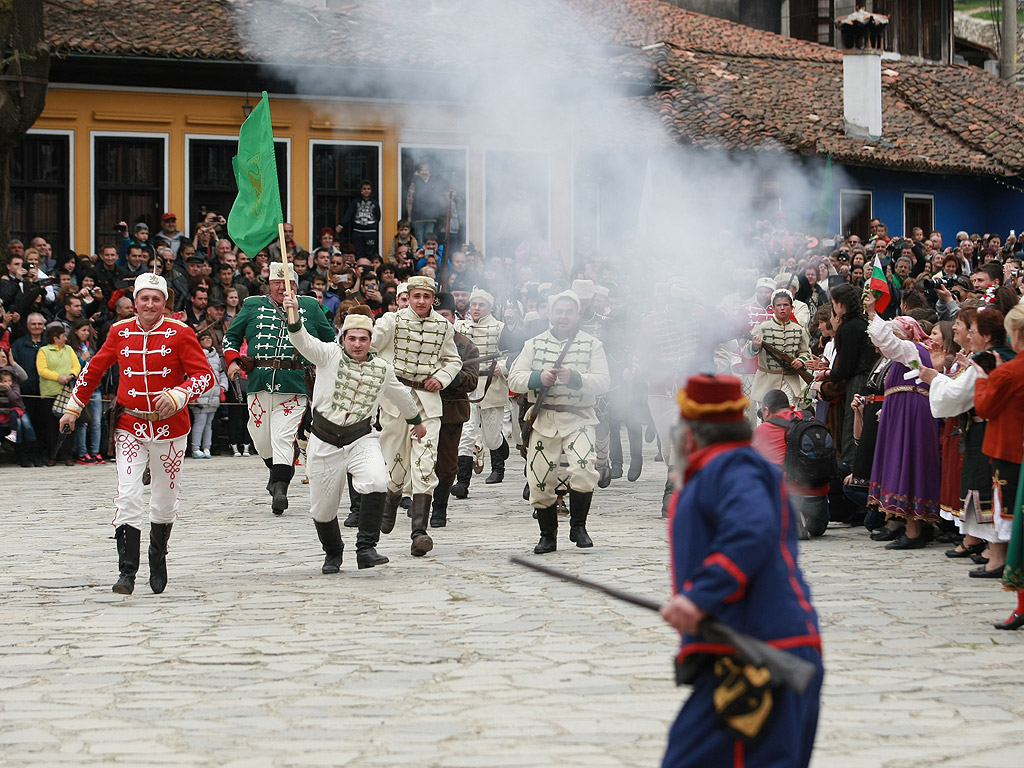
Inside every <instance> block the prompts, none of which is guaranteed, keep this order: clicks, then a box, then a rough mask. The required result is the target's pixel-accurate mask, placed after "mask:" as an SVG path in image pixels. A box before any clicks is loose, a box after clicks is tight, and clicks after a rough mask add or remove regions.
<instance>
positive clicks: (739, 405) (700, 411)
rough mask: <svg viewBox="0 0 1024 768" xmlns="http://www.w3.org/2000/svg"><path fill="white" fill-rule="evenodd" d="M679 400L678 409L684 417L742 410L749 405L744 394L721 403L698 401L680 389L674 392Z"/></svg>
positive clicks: (690, 417)
mask: <svg viewBox="0 0 1024 768" xmlns="http://www.w3.org/2000/svg"><path fill="white" fill-rule="evenodd" d="M676 400H677V401H678V402H679V410H680V412H681V413H682V415H683V418H684V419H695V418H699V417H701V416H704V415H705V414H708V413H725V412H726V411H742V410H744V409H745V408H746V407H747V406H748V405H750V398H749V397H747V396H746V395H744V396H743V397H741V398H739V399H737V400H726V401H725V402H723V403H698V402H697V401H696V400H692V399H690V398H689V397H687V395H686V390H683V389H680V390H679V392H678V393H677V394H676Z"/></svg>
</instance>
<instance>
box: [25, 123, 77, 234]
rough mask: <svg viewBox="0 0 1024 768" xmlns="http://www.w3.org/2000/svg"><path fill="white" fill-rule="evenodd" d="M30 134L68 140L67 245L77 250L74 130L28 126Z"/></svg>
mask: <svg viewBox="0 0 1024 768" xmlns="http://www.w3.org/2000/svg"><path fill="white" fill-rule="evenodd" d="M27 133H28V134H29V135H31V136H65V137H67V140H68V240H69V241H70V242H69V243H68V245H69V247H70V248H71V249H72V250H73V251H75V252H76V253H77V252H78V248H77V247H76V246H77V243H76V242H75V131H74V129H71V130H59V129H49V128H30V129H29V130H28V131H27Z"/></svg>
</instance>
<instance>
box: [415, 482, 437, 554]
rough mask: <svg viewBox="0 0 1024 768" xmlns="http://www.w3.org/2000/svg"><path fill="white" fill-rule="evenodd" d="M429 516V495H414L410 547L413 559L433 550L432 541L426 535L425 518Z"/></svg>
mask: <svg viewBox="0 0 1024 768" xmlns="http://www.w3.org/2000/svg"><path fill="white" fill-rule="evenodd" d="M429 515H430V494H429V493H416V494H413V497H412V509H411V510H410V515H409V516H410V517H411V518H412V547H411V548H410V550H409V551H410V553H411V554H412V556H413V557H423V556H424V555H425V554H427V552H429V551H430V550H432V549H433V548H434V540H433V539H432V538H430V536H429V535H427V517H428V516H429Z"/></svg>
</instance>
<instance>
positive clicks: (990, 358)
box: [972, 350, 996, 373]
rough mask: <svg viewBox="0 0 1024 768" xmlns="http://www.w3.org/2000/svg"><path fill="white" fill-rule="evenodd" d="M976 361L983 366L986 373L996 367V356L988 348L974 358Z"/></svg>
mask: <svg viewBox="0 0 1024 768" xmlns="http://www.w3.org/2000/svg"><path fill="white" fill-rule="evenodd" d="M972 359H973V360H974V362H976V363H977V364H978V365H980V366H981V368H982V370H983V371H985V373H992V371H994V370H995V368H996V356H995V355H993V354H992V353H991V352H989V351H988V350H985V351H984V352H979V353H978V354H976V355H975V356H974V357H973V358H972Z"/></svg>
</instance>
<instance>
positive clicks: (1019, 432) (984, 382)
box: [974, 304, 1024, 629]
mask: <svg viewBox="0 0 1024 768" xmlns="http://www.w3.org/2000/svg"><path fill="white" fill-rule="evenodd" d="M992 311H994V310H992ZM1004 328H1005V329H1006V333H1007V334H1008V335H1009V337H1010V346H1011V347H1012V348H1013V352H1014V353H1015V355H1016V356H1015V357H1014V358H1013V359H1012V360H1010V361H1009V362H1007V361H1006V360H1005V359H1003V358H1002V355H999V354H998V353H994V354H993V358H994V361H995V364H996V367H995V368H994V369H992V371H991V373H986V372H985V368H983V367H982V366H980V365H978V364H977V362H975V371H976V372H977V374H978V383H977V384H976V385H975V388H974V407H975V409H976V410H977V411H978V415H979V416H981V417H982V418H987V419H988V429H987V430H986V431H985V443H984V445H983V446H982V452H984V454H985V455H986V456H988V457H989V459H991V461H992V487H993V507H994V509H993V516H994V518H995V524H996V529H997V530H1004V529H1005V528H1006V527H1009V528H1010V529H1011V534H1010V544H1009V547H1008V548H1007V553H1006V566H1005V567H1004V568H1002V569H1000V570H1001V571H1002V572H1003V574H1002V575H1003V587H1004V588H1005V589H1008V590H1010V591H1013V592H1016V593H1017V607H1016V608H1015V609H1014V611H1013V613H1012V614H1010V617H1009V618H1008V619H1006V621H1004V622H1002V623H1000V624H996V625H995V627H996V629H1018V628H1020V627H1021V626H1024V509H1022V505H1024V490H1022V484H1021V482H1020V476H1021V472H1020V465H1021V460H1022V459H1024V355H1022V354H1021V352H1024V305H1021V304H1018V305H1017V306H1015V307H1014V308H1013V309H1011V310H1010V311H1009V312H1007V313H1006V319H1005V321H1004Z"/></svg>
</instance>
